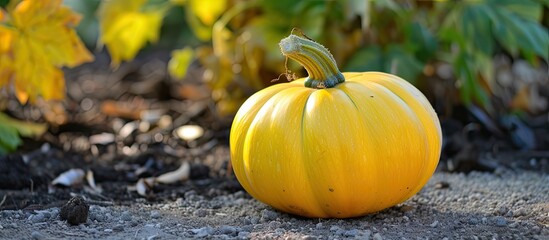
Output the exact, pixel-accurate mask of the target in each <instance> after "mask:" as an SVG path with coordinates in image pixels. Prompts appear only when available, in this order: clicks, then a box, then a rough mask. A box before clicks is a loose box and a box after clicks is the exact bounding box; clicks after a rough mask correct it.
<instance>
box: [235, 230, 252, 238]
mask: <svg viewBox="0 0 549 240" xmlns="http://www.w3.org/2000/svg"><path fill="white" fill-rule="evenodd" d="M238 238H246V239H247V238H250V232H247V231H242V232H239V233H238Z"/></svg>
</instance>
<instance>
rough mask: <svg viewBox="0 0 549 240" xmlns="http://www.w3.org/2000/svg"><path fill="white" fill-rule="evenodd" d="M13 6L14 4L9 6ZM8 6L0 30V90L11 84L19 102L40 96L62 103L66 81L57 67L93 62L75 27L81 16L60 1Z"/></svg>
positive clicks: (39, 0) (41, 0)
mask: <svg viewBox="0 0 549 240" xmlns="http://www.w3.org/2000/svg"><path fill="white" fill-rule="evenodd" d="M12 3H13V2H12ZM12 3H10V5H9V6H8V8H7V10H8V12H7V14H8V17H3V19H7V20H6V23H7V25H6V26H5V27H3V26H0V41H2V42H3V43H4V42H6V43H8V44H2V47H0V60H1V62H0V65H1V69H2V70H0V87H5V86H6V85H7V84H9V83H10V81H11V82H13V84H14V86H15V87H14V90H15V94H16V96H17V98H18V99H19V101H20V102H22V103H25V102H26V101H28V100H30V101H31V102H34V100H35V99H36V98H37V97H39V96H41V97H43V98H44V99H46V100H49V99H62V98H63V97H64V93H65V79H64V76H63V72H62V71H61V70H60V69H59V68H60V67H74V66H77V65H80V64H82V63H84V62H89V61H92V60H93V56H92V55H91V53H90V52H89V51H88V50H87V49H86V47H85V46H84V44H83V43H82V41H81V40H80V38H78V36H77V34H76V32H75V30H74V27H75V26H76V25H77V24H78V23H79V21H80V15H78V14H76V13H75V12H73V11H72V10H71V9H69V8H68V7H65V6H62V5H61V0H27V1H20V2H18V3H17V4H12Z"/></svg>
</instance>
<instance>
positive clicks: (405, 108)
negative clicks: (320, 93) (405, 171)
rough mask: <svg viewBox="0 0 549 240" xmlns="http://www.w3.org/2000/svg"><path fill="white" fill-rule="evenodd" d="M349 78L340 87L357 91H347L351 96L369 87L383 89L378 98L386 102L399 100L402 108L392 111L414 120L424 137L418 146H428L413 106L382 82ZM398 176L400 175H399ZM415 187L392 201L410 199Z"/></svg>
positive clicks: (371, 89)
mask: <svg viewBox="0 0 549 240" xmlns="http://www.w3.org/2000/svg"><path fill="white" fill-rule="evenodd" d="M348 79H349V80H348V81H347V84H346V85H343V86H342V87H341V88H340V89H342V90H343V91H345V92H347V91H354V92H355V93H354V94H351V93H347V94H348V95H349V96H351V98H354V97H353V96H355V94H359V93H358V92H360V93H363V92H364V91H366V89H369V90H368V91H373V92H376V91H382V92H377V94H376V95H377V98H376V99H379V100H381V101H384V102H392V101H399V102H400V103H398V104H397V106H399V109H401V110H397V109H393V110H391V112H394V113H397V112H401V113H402V114H405V116H406V118H405V119H409V120H410V121H409V122H410V124H411V123H412V122H413V125H411V126H415V127H414V128H415V129H416V130H415V131H416V132H417V134H420V135H419V136H420V137H421V138H422V139H423V141H422V142H423V143H422V144H420V145H418V146H417V147H418V148H420V149H421V148H423V147H426V146H427V144H428V142H427V141H426V137H425V136H424V134H422V133H423V125H422V123H421V121H420V119H419V118H418V116H417V115H416V114H415V112H414V111H413V110H412V109H411V107H410V106H409V105H408V104H407V103H406V102H405V101H403V100H401V99H400V98H399V97H398V96H395V94H394V93H393V92H392V91H390V90H389V89H386V88H385V87H384V86H383V85H381V84H378V83H372V82H370V81H354V80H353V79H352V78H348ZM353 85H354V86H353ZM373 86H375V87H373ZM375 89H378V90H375ZM363 95H364V94H363ZM384 95H388V96H387V99H385V98H386V97H384ZM372 96H373V95H372ZM390 96H392V97H390ZM383 99H385V100H383ZM369 100H370V99H369V98H366V99H365V100H364V101H363V102H366V101H369ZM372 110H373V109H372ZM359 111H361V110H359ZM367 111H368V112H365V113H363V114H366V115H372V114H373V115H376V113H375V112H371V110H367ZM376 122H377V121H376ZM427 155H428V154H427V152H424V154H421V156H418V157H420V158H421V159H425V161H427ZM385 168H386V167H384V169H385ZM419 169H421V168H419ZM375 172H377V171H375ZM418 174H420V173H418ZM416 175H417V174H416ZM380 177H382V176H380ZM397 177H399V175H397ZM378 178H379V177H378ZM408 178H409V177H408ZM400 182H402V181H400ZM418 184H419V183H418ZM414 188H415V186H413V185H410V187H409V188H408V189H406V190H403V191H404V192H407V193H405V194H404V195H402V197H401V198H398V199H394V200H391V201H390V202H395V204H397V203H400V202H402V201H404V200H406V199H408V198H409V196H411V195H412V194H411V193H412V192H413V191H414ZM401 199H402V200H401Z"/></svg>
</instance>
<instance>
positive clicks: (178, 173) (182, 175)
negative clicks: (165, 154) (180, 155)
mask: <svg viewBox="0 0 549 240" xmlns="http://www.w3.org/2000/svg"><path fill="white" fill-rule="evenodd" d="M190 175H191V165H190V164H189V163H188V162H187V161H185V162H183V163H182V164H181V166H180V167H179V168H178V169H177V170H175V171H173V172H167V173H164V174H162V175H160V176H158V177H156V182H158V183H165V184H169V183H175V182H178V181H184V180H187V179H189V176H190Z"/></svg>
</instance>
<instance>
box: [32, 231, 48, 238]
mask: <svg viewBox="0 0 549 240" xmlns="http://www.w3.org/2000/svg"><path fill="white" fill-rule="evenodd" d="M31 237H32V239H35V240H42V239H45V237H44V235H42V233H40V232H38V231H33V232H32V233H31Z"/></svg>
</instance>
